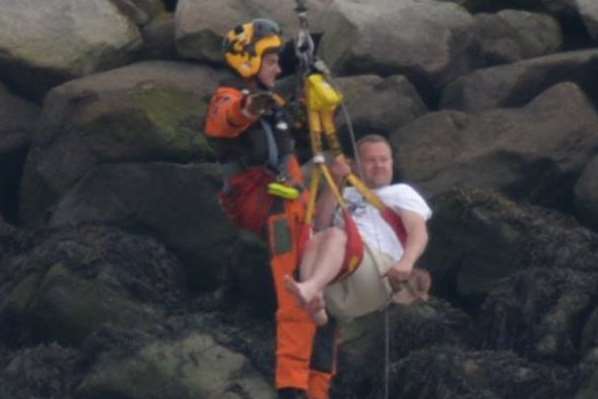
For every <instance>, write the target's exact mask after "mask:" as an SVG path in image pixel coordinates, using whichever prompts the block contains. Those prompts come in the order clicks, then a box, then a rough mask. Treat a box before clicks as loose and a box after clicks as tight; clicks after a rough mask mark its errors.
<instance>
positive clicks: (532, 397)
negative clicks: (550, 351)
mask: <svg viewBox="0 0 598 399" xmlns="http://www.w3.org/2000/svg"><path fill="white" fill-rule="evenodd" d="M576 384H577V380H576V373H575V371H574V370H570V369H568V368H566V367H562V366H558V365H551V364H543V363H534V362H533V361H530V360H528V359H525V358H522V357H519V356H517V355H515V354H514V353H513V352H510V351H471V350H470V351H466V350H462V349H461V348H452V347H432V348H428V349H424V350H421V351H418V352H413V353H412V354H411V355H410V356H408V357H407V358H405V359H402V360H401V361H400V362H398V363H395V364H393V367H392V368H391V372H390V389H389V392H390V397H391V398H418V399H437V398H455V399H456V398H459V399H501V398H513V399H515V398H521V399H523V398H529V399H542V398H554V399H570V398H571V397H572V396H573V394H574V393H575V391H576V389H577V385H576ZM379 386H382V385H379ZM379 391H380V393H382V390H381V389H380V388H379Z"/></svg>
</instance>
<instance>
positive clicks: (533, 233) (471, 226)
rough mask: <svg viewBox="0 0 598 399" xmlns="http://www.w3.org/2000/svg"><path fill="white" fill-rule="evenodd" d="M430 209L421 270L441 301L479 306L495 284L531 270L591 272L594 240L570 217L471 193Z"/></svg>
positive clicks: (444, 198) (597, 241)
mask: <svg viewBox="0 0 598 399" xmlns="http://www.w3.org/2000/svg"><path fill="white" fill-rule="evenodd" d="M432 208H433V209H434V212H435V213H434V216H433V217H432V219H431V221H430V226H429V228H430V237H431V241H430V243H429V246H428V249H427V250H426V253H425V254H424V258H423V259H422V261H421V264H422V265H423V266H425V267H426V268H428V269H429V270H430V271H431V273H432V276H433V282H434V283H433V287H434V290H435V293H436V294H437V295H440V296H442V297H447V298H453V299H454V300H455V299H458V300H459V301H462V302H463V301H465V302H467V300H469V301H470V304H479V303H480V300H481V299H483V298H484V296H485V295H486V294H487V293H488V292H490V291H491V290H492V289H493V288H494V287H495V285H496V284H497V282H498V281H500V280H501V279H503V278H504V277H507V276H509V275H512V274H514V273H516V272H519V271H521V270H524V269H528V268H531V267H541V268H546V269H547V270H552V269H565V268H566V269H574V270H579V271H583V272H591V271H593V270H596V262H597V261H598V255H597V254H596V251H595V248H596V245H598V235H596V234H595V233H592V232H591V231H589V230H587V229H586V228H583V227H581V226H580V225H579V224H578V223H577V222H576V221H575V220H574V219H573V218H571V217H565V216H563V215H561V214H559V213H557V212H554V211H548V210H546V209H543V208H539V207H532V206H524V205H518V204H516V203H515V202H513V201H511V200H508V199H506V198H505V197H504V196H501V195H498V194H495V193H489V192H483V191H475V190H462V191H455V192H450V193H447V194H444V195H441V196H438V197H436V198H434V200H433V201H432Z"/></svg>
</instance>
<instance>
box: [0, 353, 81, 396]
mask: <svg viewBox="0 0 598 399" xmlns="http://www.w3.org/2000/svg"><path fill="white" fill-rule="evenodd" d="M0 359H1V360H0V361H1V362H2V366H3V367H2V369H1V370H0V398H2V399H10V398H12V399H26V398H42V397H46V398H64V399H70V398H72V396H71V391H72V390H73V386H74V385H76V384H77V383H78V382H79V381H80V380H81V377H82V375H83V374H84V372H83V370H82V368H81V366H80V365H81V361H82V357H81V354H80V352H79V351H78V350H76V349H74V348H69V347H63V346H61V345H59V344H57V343H56V342H53V343H49V344H40V345H37V346H27V347H24V348H19V349H18V350H16V351H13V352H11V353H8V354H7V355H6V356H2V357H1V358H0Z"/></svg>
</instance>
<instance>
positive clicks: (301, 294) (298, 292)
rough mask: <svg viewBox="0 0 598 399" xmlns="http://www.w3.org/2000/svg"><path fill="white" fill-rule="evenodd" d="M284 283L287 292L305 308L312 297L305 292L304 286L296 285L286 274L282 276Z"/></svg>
mask: <svg viewBox="0 0 598 399" xmlns="http://www.w3.org/2000/svg"><path fill="white" fill-rule="evenodd" d="M284 282H285V286H286V287H287V290H288V291H289V292H290V293H291V294H293V295H295V297H297V299H298V300H299V303H301V304H302V305H303V306H307V304H309V303H310V302H311V301H312V300H313V299H314V297H313V295H310V294H309V293H307V292H306V289H305V284H302V283H298V282H297V281H295V280H294V279H293V278H292V277H291V276H289V275H288V274H287V275H286V276H284Z"/></svg>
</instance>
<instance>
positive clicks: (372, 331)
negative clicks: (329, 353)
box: [333, 299, 475, 398]
mask: <svg viewBox="0 0 598 399" xmlns="http://www.w3.org/2000/svg"><path fill="white" fill-rule="evenodd" d="M386 312H387V314H385V313H383V312H375V313H371V314H369V315H367V316H364V317H362V318H359V319H356V320H353V321H351V322H348V323H344V324H342V325H340V328H339V331H340V333H339V335H340V337H341V339H340V342H339V345H340V348H341V351H340V352H339V360H338V363H339V369H340V372H339V374H338V377H337V379H336V380H335V384H334V390H333V397H334V398H352V397H355V398H358V397H359V398H366V397H367V398H374V397H376V396H375V394H376V393H377V391H376V390H373V392H368V391H367V388H369V389H370V390H371V387H373V386H374V387H375V386H378V385H379V384H381V383H382V381H381V379H382V378H381V376H383V375H384V369H385V360H386V355H385V354H386V351H388V359H389V361H390V363H391V364H393V363H396V362H398V361H399V360H400V359H403V358H405V357H407V356H408V355H409V354H410V353H412V352H415V351H419V350H422V349H425V348H429V347H431V346H437V345H439V346H442V345H446V346H452V347H455V348H464V349H465V348H470V347H471V346H472V345H473V344H474V341H475V339H474V334H473V330H472V327H473V322H472V320H471V318H470V317H469V316H467V315H466V314H465V313H463V312H462V311H460V310H458V309H456V308H454V307H452V306H451V305H449V304H448V303H446V302H443V301H440V300H437V299H431V300H430V301H428V302H427V303H418V304H413V305H409V306H405V305H396V306H391V307H390V308H388V309H387V310H386ZM386 317H387V318H388V325H387V324H386V323H385V318H386ZM387 334H388V336H387ZM387 338H388V348H386V346H385V345H386V339H387ZM364 365H367V367H364Z"/></svg>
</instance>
